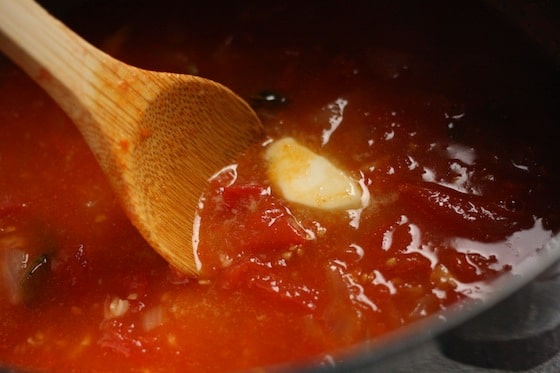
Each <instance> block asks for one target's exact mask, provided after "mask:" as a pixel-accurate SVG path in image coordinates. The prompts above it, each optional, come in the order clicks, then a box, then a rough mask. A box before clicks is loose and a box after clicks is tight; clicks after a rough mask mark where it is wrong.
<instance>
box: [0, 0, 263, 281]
mask: <svg viewBox="0 0 560 373" xmlns="http://www.w3.org/2000/svg"><path fill="white" fill-rule="evenodd" d="M0 50H1V51H2V52H4V53H5V54H6V55H8V56H9V57H10V58H11V59H12V60H13V61H14V62H15V63H16V64H17V65H18V66H19V67H21V68H22V69H23V70H24V71H25V72H26V73H27V74H28V75H29V76H30V77H31V78H32V79H33V80H34V81H35V82H37V83H38V84H39V85H40V86H41V87H42V88H43V89H44V90H45V91H46V92H47V93H48V94H49V95H50V96H51V97H52V98H53V100H54V101H56V102H57V104H58V105H59V106H60V107H61V108H62V109H63V110H64V111H65V112H66V114H67V115H68V116H69V117H70V118H71V119H72V121H73V122H74V123H75V124H76V126H77V128H78V129H79V130H80V132H81V133H82V135H83V137H84V139H85V140H86V142H87V144H88V145H89V147H90V149H91V150H92V152H93V153H94V155H95V156H96V158H97V160H98V162H99V164H100V166H101V168H102V169H103V171H104V172H105V174H106V175H107V177H108V179H109V181H110V182H111V185H112V187H113V189H114V191H115V193H116V195H117V196H118V198H119V199H120V201H121V203H122V205H123V207H124V209H125V211H126V213H127V215H128V217H129V219H130V220H131V222H132V223H133V224H134V225H135V227H136V228H137V229H138V231H139V232H140V233H141V234H142V235H143V237H144V238H145V239H146V241H147V242H148V243H149V244H150V245H151V246H152V247H153V248H154V249H155V250H156V251H157V252H158V253H159V254H160V255H161V256H162V257H163V258H164V259H165V260H167V261H168V262H169V263H170V265H171V266H173V267H174V268H175V269H177V270H178V271H180V272H182V273H184V274H186V275H189V276H196V275H197V273H198V269H199V265H198V263H197V258H196V253H195V252H194V249H193V247H194V246H193V234H192V233H193V224H194V217H195V212H196V209H197V206H198V203H199V198H200V195H201V194H202V191H203V190H204V189H205V187H206V185H207V183H208V179H209V177H211V176H212V174H214V173H215V172H216V171H217V170H218V169H220V168H221V167H223V166H224V165H226V164H229V163H231V162H232V161H233V160H234V159H235V156H236V155H237V154H238V153H240V152H242V151H243V150H244V149H245V148H246V147H247V146H248V145H249V144H251V143H252V142H254V141H255V140H256V139H257V138H258V137H259V136H260V134H261V133H262V125H261V123H260V121H259V119H258V117H257V116H256V114H255V113H254V111H253V110H252V109H251V108H250V107H249V105H248V104H247V103H246V102H245V101H243V100H242V99H241V98H240V97H238V96H237V95H236V94H235V93H233V92H232V91H231V90H230V89H228V88H227V87H224V86H223V85H221V84H219V83H216V82H213V81H211V80H208V79H204V78H201V77H197V76H192V75H183V74H174V73H165V72H153V71H147V70H143V69H139V68H136V67H133V66H130V65H128V64H125V63H123V62H121V61H118V60H116V59H114V58H113V57H111V56H109V55H107V54H106V53H104V52H102V51H100V50H98V49H96V48H95V47H94V46H92V45H91V44H89V43H87V42H86V41H85V40H84V39H82V38H81V37H79V36H78V35H77V34H75V33H74V32H72V31H71V30H69V29H68V28H67V27H66V26H64V25H63V24H62V23H60V22H59V21H58V20H56V19H55V18H53V17H52V16H51V15H50V14H48V13H47V12H46V11H45V10H44V9H43V8H41V7H40V6H39V5H38V4H36V3H35V2H34V1H33V0H18V1H12V0H0Z"/></svg>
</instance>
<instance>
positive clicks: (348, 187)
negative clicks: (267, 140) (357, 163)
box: [265, 137, 364, 210]
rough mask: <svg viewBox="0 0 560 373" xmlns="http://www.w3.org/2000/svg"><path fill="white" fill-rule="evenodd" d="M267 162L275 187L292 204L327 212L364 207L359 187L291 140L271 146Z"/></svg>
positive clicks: (279, 141)
mask: <svg viewBox="0 0 560 373" xmlns="http://www.w3.org/2000/svg"><path fill="white" fill-rule="evenodd" d="M265 160H266V161H267V165H268V176H269V178H270V180H271V182H272V183H273V186H274V187H275V188H277V189H278V190H279V192H280V193H281V194H282V196H283V197H284V198H285V199H286V200H288V201H290V202H295V203H300V204H303V205H306V206H310V207H314V208H318V209H325V210H333V209H356V208H361V207H364V206H362V204H363V203H362V194H363V191H362V188H361V186H360V185H359V183H357V182H356V181H354V180H353V179H352V178H351V177H349V176H348V175H347V174H346V173H345V172H344V171H342V170H340V169H339V168H337V167H336V166H335V165H333V164H332V163H331V162H330V161H329V160H328V159H326V158H325V157H322V156H320V155H318V154H316V153H315V152H313V151H311V150H310V149H308V148H307V147H305V146H303V145H300V144H299V143H298V142H297V141H296V140H294V139H293V138H291V137H285V138H282V139H280V140H277V141H274V142H273V143H271V144H270V145H269V146H268V148H267V150H266V152H265Z"/></svg>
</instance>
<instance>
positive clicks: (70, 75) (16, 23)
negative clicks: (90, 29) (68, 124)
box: [0, 0, 108, 116]
mask: <svg viewBox="0 0 560 373" xmlns="http://www.w3.org/2000/svg"><path fill="white" fill-rule="evenodd" d="M0 50H2V51H3V52H4V53H5V54H7V55H8V56H9V57H10V58H11V59H12V60H13V61H15V62H16V63H17V64H18V66H19V67H21V68H22V69H23V70H24V71H25V72H26V73H27V74H28V75H29V76H30V77H31V78H32V79H33V80H34V81H35V82H37V83H38V84H39V85H40V86H41V87H42V88H43V89H45V90H46V91H47V92H48V93H49V94H50V95H51V96H52V97H53V98H54V99H55V100H56V101H57V102H58V103H59V104H61V105H62V106H64V110H65V111H67V112H68V111H74V110H77V108H79V107H80V105H75V104H74V102H73V101H74V100H75V99H76V97H74V98H73V97H71V96H70V92H74V95H75V96H78V97H79V99H80V100H81V101H85V102H87V101H88V100H91V98H92V95H91V90H92V85H91V84H89V79H87V78H86V79H84V77H87V76H88V75H91V74H93V73H94V70H95V69H98V68H99V66H98V65H99V62H100V60H101V59H104V58H108V57H106V56H103V55H102V54H101V53H100V52H99V51H97V50H96V49H95V48H92V47H91V46H90V45H89V44H88V43H86V42H85V41H84V40H83V39H82V38H80V37H79V36H78V35H76V34H74V33H73V32H72V31H70V30H69V29H68V28H66V27H65V26H64V25H63V24H62V23H60V22H59V21H57V20H56V19H54V18H53V17H51V16H50V15H49V14H48V13H47V12H46V11H45V10H44V9H43V8H41V7H40V6H39V5H38V4H37V3H35V2H34V1H32V0H17V1H14V0H0ZM76 56H80V58H76ZM74 115H79V113H74ZM74 115H71V116H74Z"/></svg>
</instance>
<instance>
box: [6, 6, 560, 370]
mask: <svg viewBox="0 0 560 373" xmlns="http://www.w3.org/2000/svg"><path fill="white" fill-rule="evenodd" d="M107 3H108V4H111V5H104V3H103V4H102V3H101V2H95V5H94V6H92V7H91V8H84V9H81V10H80V9H78V12H76V14H75V15H73V16H72V17H68V19H67V21H68V23H69V24H70V25H72V26H73V27H74V28H75V29H76V30H78V32H80V33H82V34H83V35H86V36H87V37H88V38H89V40H91V41H92V42H94V43H96V44H97V45H99V46H101V47H102V48H103V49H105V50H107V51H108V52H109V53H111V54H113V55H115V56H116V57H118V58H121V59H123V60H125V61H128V62H130V63H132V64H134V65H137V66H141V67H145V68H151V69H157V70H167V71H178V72H187V73H196V74H199V75H202V76H205V77H209V78H213V79H215V80H218V81H220V82H223V83H225V84H226V85H228V86H230V87H231V88H233V89H234V90H235V91H237V92H239V93H240V94H241V95H242V96H244V97H245V98H247V100H248V101H249V102H250V103H251V104H252V105H253V106H254V107H255V110H256V111H257V112H258V114H259V116H260V117H261V119H262V121H263V123H264V125H265V127H266V130H267V135H268V136H269V137H270V138H273V139H275V138H280V137H283V136H292V137H294V138H296V139H298V141H300V142H301V143H302V144H304V145H305V146H307V147H309V148H310V149H312V150H313V151H315V152H317V153H319V154H321V155H324V156H326V157H328V158H329V159H331V160H333V161H334V162H335V163H336V164H337V165H338V166H340V167H341V168H343V169H344V170H345V171H346V172H348V173H349V174H350V175H351V176H352V177H353V178H355V179H356V180H360V181H361V182H362V183H363V185H364V186H365V187H367V190H368V192H369V194H370V203H369V205H368V206H367V207H366V208H364V209H362V210H353V211H331V212H325V211H319V210H316V209H313V208H310V207H303V206H300V205H297V204H294V203H291V202H289V201H286V200H284V199H283V198H282V197H281V196H280V195H279V194H278V193H277V192H276V191H275V189H274V187H273V186H272V187H271V185H270V181H269V180H268V177H267V173H266V168H265V163H264V161H263V160H262V153H263V151H264V149H265V146H264V145H263V144H255V146H254V147H252V148H251V149H249V150H248V151H247V153H246V154H243V155H240V158H239V159H238V160H237V167H236V169H235V170H236V172H235V176H236V178H235V179H234V178H233V172H232V171H231V170H230V171H229V172H228V171H225V172H223V173H221V174H220V176H218V177H216V178H214V179H213V181H212V182H211V184H210V187H209V189H208V190H207V191H201V195H204V208H203V209H202V210H201V211H200V212H199V213H200V216H201V225H200V245H199V251H198V254H199V256H200V259H201V261H202V272H201V279H200V280H193V279H186V278H183V277H182V276H180V275H178V274H177V273H175V272H174V271H173V270H172V269H170V268H169V266H168V265H167V263H165V262H164V261H163V260H162V259H161V258H160V257H159V256H158V255H157V254H155V253H154V252H153V250H152V249H151V248H150V247H149V246H148V245H147V244H146V242H145V241H144V240H143V239H142V238H141V237H140V236H139V235H138V234H137V232H136V231H135V230H134V228H133V227H132V226H131V225H130V223H129V222H128V220H127V219H126V217H125V215H124V214H123V212H122V210H121V209H120V207H119V205H118V203H117V201H116V200H115V197H114V195H113V194H112V192H111V191H110V188H109V185H108V183H107V181H106V180H105V178H104V176H103V175H102V173H101V171H100V170H99V168H98V166H97V164H96V162H95V160H94V158H93V157H92V155H91V153H90V152H89V150H88V149H87V147H86V145H85V143H84V142H83V140H82V138H81V137H80V135H79V133H78V132H77V131H76V129H75V128H74V126H73V125H72V123H71V122H70V121H69V120H68V118H67V117H66V116H65V115H63V113H62V112H61V111H60V110H59V109H58V108H57V107H56V106H55V105H54V104H53V103H52V102H51V101H50V99H49V98H48V97H47V96H46V95H45V94H44V93H43V92H41V91H40V89H39V88H37V87H36V86H35V85H34V84H33V83H32V82H31V81H30V80H29V79H28V78H27V77H25V76H24V74H23V73H22V72H20V71H19V70H18V69H17V68H15V67H14V66H13V65H11V64H10V63H9V62H8V61H7V60H5V59H3V60H0V126H1V127H0V270H1V271H2V272H1V274H2V276H4V278H3V280H2V282H0V313H1V315H2V317H1V319H0V362H2V363H3V364H6V365H8V366H13V367H17V368H24V369H40V370H47V371H49V370H50V371H56V372H63V371H76V370H87V371H103V372H108V371H130V370H138V371H162V372H170V371H182V372H183V371H193V372H205V371H208V372H216V371H226V370H235V369H244V368H252V367H259V366H266V365H271V364H278V363H285V362H294V361H305V360H308V359H312V358H313V359H314V358H321V357H322V358H324V359H325V360H326V361H327V360H330V357H329V356H334V358H335V359H336V356H337V355H336V351H339V350H340V349H343V348H346V347H349V346H352V345H354V344H357V343H360V342H362V341H364V340H368V339H375V338H377V337H380V336H382V335H384V334H385V333H388V332H390V331H392V330H396V329H398V328H401V327H403V326H405V325H407V324H409V323H412V322H414V321H415V320H419V319H421V318H424V317H426V316H428V315H430V314H433V313H435V312H438V311H441V310H444V309H446V308H447V307H448V306H449V305H451V304H453V303H454V302H456V301H458V300H461V299H464V298H468V297H482V296H484V295H486V294H488V293H491V291H492V287H491V280H493V279H495V278H496V277H497V276H499V275H500V274H503V273H507V272H509V271H511V269H512V268H515V266H516V265H517V264H518V263H519V262H520V261H521V260H522V259H523V258H524V257H526V256H527V255H531V254H533V253H534V252H535V251H536V250H537V249H538V248H539V247H540V246H541V245H542V244H543V243H544V242H546V241H547V240H548V239H549V238H550V237H551V236H552V235H554V234H556V233H557V232H558V230H559V226H560V219H559V214H558V211H560V206H559V199H558V196H557V191H558V190H559V180H558V175H560V172H559V170H558V165H557V164H556V161H555V158H554V156H553V154H554V153H553V150H554V149H555V146H557V144H558V138H557V137H556V138H554V136H553V135H552V134H551V133H552V131H551V128H552V126H553V124H554V123H556V122H555V121H557V119H558V113H557V110H556V109H555V108H556V107H557V106H555V105H554V103H555V102H556V101H554V100H556V99H557V97H559V96H558V92H556V91H554V90H553V89H552V88H551V87H553V83H554V81H556V80H554V79H556V78H555V75H554V73H553V72H552V70H549V69H548V68H544V67H541V66H543V65H541V62H542V61H541V60H540V59H539V58H538V57H535V56H533V55H532V52H534V51H533V50H531V49H530V48H529V47H527V46H525V45H523V44H522V43H521V42H520V41H519V40H517V39H516V38H515V37H513V36H511V35H510V32H511V30H510V29H508V28H507V26H506V25H502V24H497V23H495V19H494V18H493V17H492V15H491V14H490V13H487V12H485V11H484V10H479V9H476V8H474V7H473V8H471V6H473V5H472V4H471V5H465V4H462V5H457V4H455V5H456V6H452V7H449V8H448V7H447V3H446V2H441V3H440V2H428V3H425V2H422V8H415V7H418V5H415V6H414V5H410V4H406V5H404V4H400V3H398V2H388V3H390V4H377V5H371V4H369V2H364V4H358V5H356V6H355V7H347V6H343V3H340V2H336V1H333V2H327V3H324V4H323V5H322V6H321V7H320V9H318V7H316V6H313V5H311V4H307V5H306V4H302V3H301V2H295V3H297V5H294V4H295V3H294V4H292V3H289V2H281V3H278V4H276V3H275V4H271V6H270V7H266V8H261V7H260V4H259V3H257V2H255V3H244V4H243V5H235V4H228V5H222V7H221V8H215V6H213V5H215V4H209V5H208V8H205V7H204V6H203V5H201V4H198V5H197V6H194V5H192V4H190V5H189V6H186V5H181V4H175V3H173V4H169V6H161V5H160V4H158V6H157V7H155V6H154V5H153V4H152V3H150V2H147V3H146V4H144V3H143V2H140V3H138V2H130V3H129V2H125V1H123V2H117V3H116V5H115V3H114V2H107ZM178 3H181V2H178ZM365 3H368V4H365ZM131 4H134V6H132V5H131ZM211 9H213V10H211ZM216 9H218V10H217V11H216ZM296 9H297V10H296ZM109 10H110V11H111V13H109ZM216 12H217V14H216ZM109 14H111V16H109ZM209 14H213V15H214V16H215V17H216V18H217V23H216V25H217V26H210V25H209V24H208V23H207V20H208V18H207V16H208V15H209ZM471 19H476V21H477V22H476V25H477V27H476V29H475V28H473V27H472V24H471V21H470V20H471ZM325 20H327V21H325ZM543 134H544V135H543ZM123 146H126V145H125V144H123ZM224 166H226V165H224ZM309 232H312V236H313V237H314V239H312V240H309V239H308V238H309V237H307V236H306V234H307V233H309ZM518 242H530V245H528V246H527V245H525V244H518Z"/></svg>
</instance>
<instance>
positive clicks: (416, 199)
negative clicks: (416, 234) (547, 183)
mask: <svg viewBox="0 0 560 373" xmlns="http://www.w3.org/2000/svg"><path fill="white" fill-rule="evenodd" d="M398 190H399V193H400V196H401V198H403V199H404V200H405V201H406V202H407V203H410V204H411V206H414V207H415V209H416V210H417V211H418V212H419V213H420V214H421V215H422V216H423V217H424V218H427V220H428V221H429V224H431V225H434V226H437V227H438V228H439V229H441V230H442V231H445V232H448V233H449V234H452V235H456V236H460V237H465V238H469V239H473V240H478V241H482V242H492V241H498V240H501V239H504V238H505V237H507V236H508V235H510V234H512V233H513V232H515V231H517V230H519V229H523V228H529V227H531V226H532V224H533V219H532V217H531V216H528V215H525V214H523V213H522V212H520V211H513V210H510V209H507V208H505V207H503V206H501V205H500V204H499V203H497V202H494V201H492V200H490V199H487V198H485V197H484V196H477V195H465V194H463V193H460V192H458V191H455V190H453V189H450V188H446V187H442V186H440V185H437V184H435V183H423V184H420V185H416V184H411V183H407V184H401V185H399V187H398Z"/></svg>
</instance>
